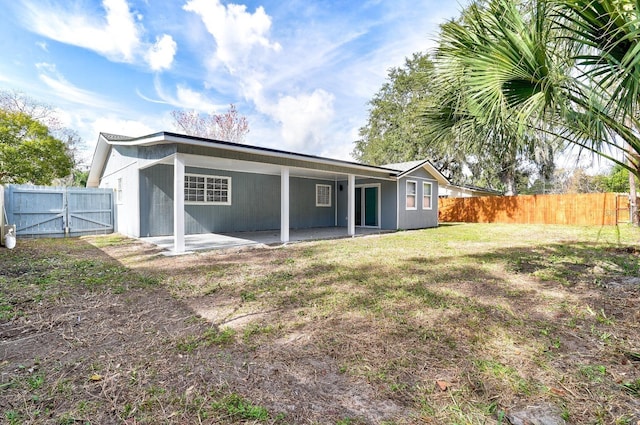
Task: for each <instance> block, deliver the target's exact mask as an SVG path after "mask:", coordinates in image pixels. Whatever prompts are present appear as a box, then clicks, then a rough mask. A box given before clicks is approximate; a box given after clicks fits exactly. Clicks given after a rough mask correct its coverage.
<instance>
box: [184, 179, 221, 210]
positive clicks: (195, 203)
mask: <svg viewBox="0 0 640 425" xmlns="http://www.w3.org/2000/svg"><path fill="white" fill-rule="evenodd" d="M187 177H204V184H205V187H204V199H205V200H204V201H187V200H185V201H184V204H185V205H231V193H232V191H231V176H214V175H211V174H196V173H185V174H184V181H185V182H186V180H187ZM207 178H211V179H225V180H227V186H228V187H227V201H226V202H219V201H218V202H216V201H207V200H206V199H207ZM185 195H186V192H185Z"/></svg>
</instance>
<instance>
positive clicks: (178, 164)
mask: <svg viewBox="0 0 640 425" xmlns="http://www.w3.org/2000/svg"><path fill="white" fill-rule="evenodd" d="M173 252H174V253H176V254H178V253H181V252H184V158H183V157H182V155H180V154H176V155H175V156H174V157H173Z"/></svg>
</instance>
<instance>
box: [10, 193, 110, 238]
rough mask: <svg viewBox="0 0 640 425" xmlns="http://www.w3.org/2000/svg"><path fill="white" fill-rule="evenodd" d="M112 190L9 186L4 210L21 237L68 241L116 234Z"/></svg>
mask: <svg viewBox="0 0 640 425" xmlns="http://www.w3.org/2000/svg"><path fill="white" fill-rule="evenodd" d="M113 198H114V192H113V190H112V189H93V188H84V187H82V188H80V187H49V186H31V185H8V186H6V188H5V190H4V207H5V209H6V211H7V216H8V224H15V226H16V235H17V236H19V237H20V236H27V237H65V236H81V235H92V234H106V233H113V230H114V217H115V214H114V199H113Z"/></svg>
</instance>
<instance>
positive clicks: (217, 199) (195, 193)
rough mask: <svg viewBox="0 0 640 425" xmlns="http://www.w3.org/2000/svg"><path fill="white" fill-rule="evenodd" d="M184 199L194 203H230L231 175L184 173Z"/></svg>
mask: <svg viewBox="0 0 640 425" xmlns="http://www.w3.org/2000/svg"><path fill="white" fill-rule="evenodd" d="M184 200H185V202H187V203H194V204H199V203H202V204H213V205H231V177H225V176H205V175H199V174H185V175H184Z"/></svg>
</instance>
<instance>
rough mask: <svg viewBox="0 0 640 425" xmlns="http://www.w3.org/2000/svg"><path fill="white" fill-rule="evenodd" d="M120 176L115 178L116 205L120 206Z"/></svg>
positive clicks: (121, 184)
mask: <svg viewBox="0 0 640 425" xmlns="http://www.w3.org/2000/svg"><path fill="white" fill-rule="evenodd" d="M122 189H123V183H122V176H120V177H118V178H116V203H117V204H120V205H122V202H123V200H124V197H123V196H122Z"/></svg>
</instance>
